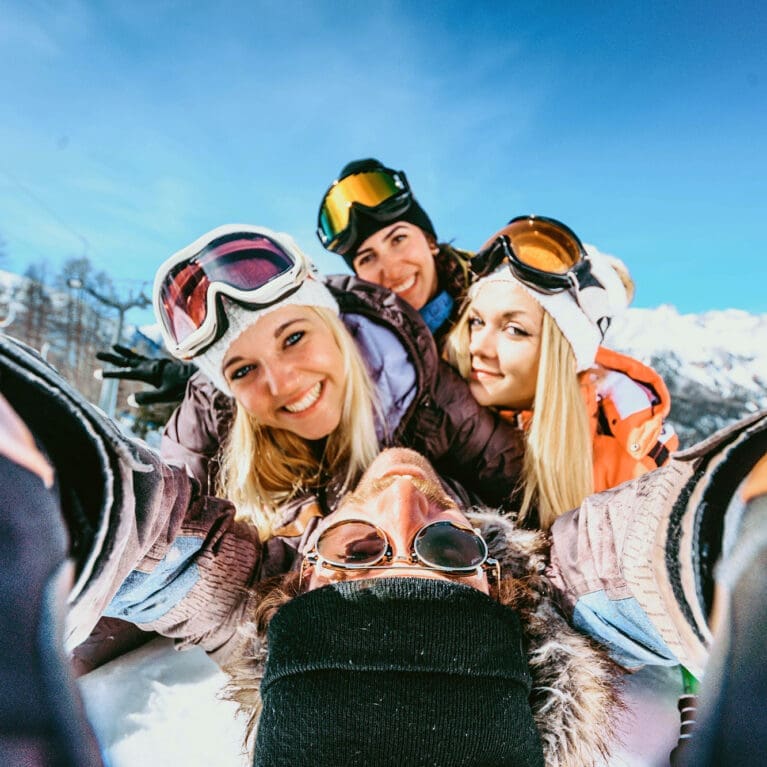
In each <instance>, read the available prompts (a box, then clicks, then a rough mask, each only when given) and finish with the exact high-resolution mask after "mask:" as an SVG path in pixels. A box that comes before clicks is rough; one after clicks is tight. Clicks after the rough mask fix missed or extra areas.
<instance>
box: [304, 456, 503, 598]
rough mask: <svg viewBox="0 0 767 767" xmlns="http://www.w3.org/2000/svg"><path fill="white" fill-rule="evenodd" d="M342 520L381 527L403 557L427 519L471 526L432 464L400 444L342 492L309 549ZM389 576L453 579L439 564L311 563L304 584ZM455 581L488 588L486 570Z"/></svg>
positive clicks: (312, 539) (427, 521)
mask: <svg viewBox="0 0 767 767" xmlns="http://www.w3.org/2000/svg"><path fill="white" fill-rule="evenodd" d="M344 520H361V521H364V522H369V523H371V524H373V525H375V526H376V527H378V528H380V529H381V530H383V531H384V532H385V533H386V535H387V537H388V539H389V542H390V544H391V546H392V549H393V551H392V554H393V557H394V558H395V559H397V558H399V557H408V556H409V555H410V552H411V551H412V547H413V539H414V538H415V535H416V533H417V532H418V531H419V530H420V529H421V528H422V527H423V526H424V525H426V524H429V523H430V522H437V521H442V520H445V521H450V522H454V523H456V524H457V525H459V526H461V527H468V528H471V527H472V525H471V524H470V522H469V520H468V519H467V518H466V516H465V515H464V514H463V512H462V511H461V510H460V509H459V508H458V506H457V505H456V504H455V501H453V499H452V498H450V496H448V495H447V494H446V492H445V490H444V489H443V487H442V484H441V483H440V481H439V478H438V477H437V475H436V473H435V471H434V469H433V468H432V466H431V464H430V463H429V462H428V461H427V460H426V459H425V458H424V457H423V456H421V455H419V454H418V453H416V452H414V451H412V450H407V449H405V448H391V449H389V450H385V451H384V452H382V453H381V454H380V455H379V456H378V458H376V460H375V461H373V463H372V464H371V465H370V467H369V468H368V470H367V471H366V472H365V474H364V475H363V477H362V479H361V480H360V482H359V484H358V485H357V488H356V489H355V491H354V492H353V493H350V494H349V495H347V496H346V497H345V498H344V500H343V502H342V503H341V505H340V506H339V508H338V510H337V511H335V512H334V513H333V514H330V515H329V516H327V517H326V518H325V519H324V520H323V521H322V522H320V524H319V525H318V526H317V530H316V531H315V533H314V534H313V535H312V537H311V539H310V541H309V548H310V549H311V548H312V547H313V546H314V544H315V542H316V540H317V538H318V537H319V535H320V534H321V533H322V532H323V531H324V530H326V529H327V528H328V527H330V526H331V525H335V524H337V523H338V522H341V521H344ZM394 576H406V577H414V576H415V577H419V578H435V579H439V580H454V579H455V576H453V577H451V576H450V575H448V574H447V573H444V572H440V571H439V570H427V569H422V568H414V567H412V566H408V564H407V563H405V562H403V563H402V565H401V566H394V567H387V568H384V569H380V570H364V569H363V570H330V569H327V568H317V567H315V568H314V569H312V571H311V575H310V577H309V581H308V588H309V589H314V588H319V587H320V586H325V585H327V584H328V583H332V582H336V581H341V580H344V581H347V580H359V579H362V578H391V577H394ZM460 583H463V584H465V585H467V586H472V587H473V588H476V589H478V590H480V591H482V592H484V593H485V594H487V593H489V591H490V589H489V584H488V579H487V575H486V574H485V573H484V572H482V573H481V574H479V575H478V574H476V573H473V574H472V575H470V576H464V577H461V578H460Z"/></svg>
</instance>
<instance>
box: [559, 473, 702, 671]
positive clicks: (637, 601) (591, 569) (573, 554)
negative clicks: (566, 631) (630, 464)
mask: <svg viewBox="0 0 767 767" xmlns="http://www.w3.org/2000/svg"><path fill="white" fill-rule="evenodd" d="M689 477H690V467H689V465H687V464H684V463H682V462H675V463H674V464H673V465H671V466H669V467H666V468H664V469H659V470H657V471H655V472H651V473H649V474H644V475H642V476H641V477H638V478H637V479H635V480H632V481H631V482H626V483H625V484H623V485H620V486H618V487H616V488H611V489H609V490H606V491H603V492H601V493H597V494H594V495H592V496H589V497H588V498H586V500H585V501H584V502H583V503H582V504H581V506H580V508H578V509H575V510H574V511H570V512H567V513H566V514H563V515H561V516H560V517H558V518H557V519H556V521H555V522H554V524H553V525H552V527H551V530H550V536H551V552H550V564H549V567H548V571H547V574H548V576H549V578H550V580H551V582H552V584H553V585H554V587H555V588H556V590H557V592H558V594H559V596H560V598H561V601H562V603H563V606H564V608H565V611H566V612H567V614H568V616H569V617H570V618H571V620H572V622H573V624H574V625H575V627H576V628H578V629H580V630H581V631H583V632H584V633H586V634H588V635H589V636H591V637H592V638H594V639H596V640H598V641H599V642H601V643H602V644H604V645H605V646H606V647H607V648H608V649H609V651H610V654H611V655H612V657H613V659H614V660H615V661H616V662H618V663H620V664H621V665H622V666H624V667H626V668H629V669H631V668H638V667H641V666H643V665H677V664H678V663H680V662H681V661H680V659H679V656H680V655H681V654H682V653H681V652H680V651H679V649H678V647H674V648H672V647H671V646H670V644H669V642H667V641H666V640H665V639H664V631H663V628H664V627H667V625H668V624H669V623H671V624H673V623H674V618H675V616H676V614H677V613H678V610H679V608H678V604H677V603H676V601H675V599H674V596H673V589H671V588H669V587H668V586H667V585H666V584H665V578H664V577H663V571H664V569H665V562H666V557H667V556H668V551H667V550H666V548H665V547H664V545H663V542H662V533H663V530H664V528H665V525H664V524H663V523H662V520H663V518H664V516H665V514H666V513H667V511H668V509H669V507H670V504H671V503H673V499H674V498H675V497H676V494H677V493H679V492H680V488H681V487H682V486H683V484H684V483H685V482H686V481H687V480H688V479H689ZM659 628H660V629H661V630H660V631H659ZM671 635H673V631H672V632H671ZM665 636H669V634H665ZM671 644H673V642H672V643H671ZM691 657H692V654H691ZM685 665H686V666H687V667H688V668H691V669H692V668H695V669H696V670H697V669H698V667H699V664H698V662H697V661H694V660H692V659H690V660H687V662H685Z"/></svg>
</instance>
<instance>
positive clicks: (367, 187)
mask: <svg viewBox="0 0 767 767" xmlns="http://www.w3.org/2000/svg"><path fill="white" fill-rule="evenodd" d="M411 199H412V193H411V191H410V185H409V184H408V181H407V178H406V177H405V174H404V173H403V172H402V171H401V170H400V171H397V170H390V169H389V168H378V169H376V170H369V171H363V172H361V173H352V174H351V175H350V176H345V177H344V178H341V179H339V180H338V181H335V182H334V183H333V184H332V185H331V187H330V188H329V189H328V191H327V192H325V196H324V197H323V198H322V203H321V204H320V211H319V215H318V217H317V236H318V237H319V238H320V242H321V243H322V245H323V247H325V248H327V249H328V250H332V251H336V252H340V251H341V250H345V247H344V246H345V244H346V243H348V242H350V241H353V240H354V237H355V231H354V215H353V213H354V208H355V207H359V208H361V209H364V211H365V213H366V214H367V215H368V216H371V217H372V218H380V219H381V220H382V221H386V220H388V219H389V218H390V217H392V216H396V215H398V214H400V213H403V212H404V211H406V210H407V208H408V206H409V205H410V201H411ZM339 249H340V250H339Z"/></svg>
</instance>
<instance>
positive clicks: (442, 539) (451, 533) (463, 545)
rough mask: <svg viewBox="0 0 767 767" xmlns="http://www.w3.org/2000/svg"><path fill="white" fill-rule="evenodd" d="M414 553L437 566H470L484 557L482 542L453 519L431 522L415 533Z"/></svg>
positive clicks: (440, 567) (480, 561)
mask: <svg viewBox="0 0 767 767" xmlns="http://www.w3.org/2000/svg"><path fill="white" fill-rule="evenodd" d="M414 546H415V553H416V554H417V555H418V559H420V560H421V561H422V562H424V563H425V564H427V565H431V566H432V567H436V568H439V569H446V570H454V569H465V570H472V569H474V568H475V567H478V566H479V565H481V564H482V563H483V562H484V561H485V559H486V558H487V547H486V546H485V542H484V541H483V540H482V538H480V537H479V536H478V535H477V534H476V533H475V532H474V531H473V530H470V529H468V528H465V527H458V525H455V524H453V523H452V522H447V521H443V522H434V523H432V524H431V525H427V526H426V527H424V528H423V529H422V530H421V531H420V532H419V533H418V535H417V536H416V538H415V542H414Z"/></svg>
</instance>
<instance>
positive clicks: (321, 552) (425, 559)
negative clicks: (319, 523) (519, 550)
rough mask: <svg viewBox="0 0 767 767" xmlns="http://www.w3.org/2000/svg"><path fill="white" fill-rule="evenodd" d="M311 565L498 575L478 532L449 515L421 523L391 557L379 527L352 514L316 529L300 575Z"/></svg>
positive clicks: (338, 568) (387, 540)
mask: <svg viewBox="0 0 767 767" xmlns="http://www.w3.org/2000/svg"><path fill="white" fill-rule="evenodd" d="M311 566H316V567H319V568H327V569H330V570H384V569H387V568H390V567H406V568H409V569H410V568H412V569H418V570H437V571H439V572H442V573H447V574H449V575H454V576H459V577H461V576H464V577H466V576H471V575H479V574H480V573H481V572H482V571H490V572H493V573H494V574H495V577H496V580H498V579H499V578H500V565H499V564H498V562H497V561H496V560H495V559H492V558H491V557H489V556H488V550H487V544H486V543H485V541H484V539H483V538H482V536H481V535H479V533H477V532H475V531H474V530H473V529H472V528H470V527H464V526H461V525H458V524H456V523H455V522H450V521H449V520H439V521H437V522H430V523H429V524H427V525H424V526H423V527H422V528H421V529H420V530H419V531H418V532H417V533H416V534H415V537H414V538H413V542H412V544H411V548H410V551H408V552H397V556H395V555H394V551H393V547H392V544H391V541H390V539H389V536H387V534H386V533H385V532H384V531H383V530H382V529H381V528H380V527H377V526H376V525H374V524H372V523H370V522H365V521H364V520H356V519H349V520H344V521H343V522H337V523H336V524H334V525H331V526H330V527H328V528H326V529H325V530H323V531H322V533H320V535H319V537H318V538H317V541H316V543H315V545H314V548H313V549H312V550H311V551H310V552H309V553H308V554H306V555H305V557H304V561H303V564H302V568H301V572H302V577H303V571H304V569H306V568H308V567H311Z"/></svg>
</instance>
